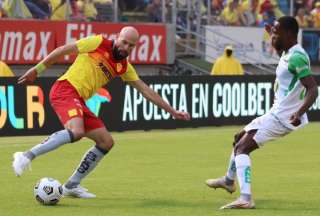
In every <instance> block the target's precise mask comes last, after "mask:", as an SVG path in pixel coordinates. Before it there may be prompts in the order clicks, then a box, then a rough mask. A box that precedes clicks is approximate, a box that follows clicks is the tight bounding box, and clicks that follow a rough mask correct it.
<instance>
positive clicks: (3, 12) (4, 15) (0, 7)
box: [0, 0, 6, 18]
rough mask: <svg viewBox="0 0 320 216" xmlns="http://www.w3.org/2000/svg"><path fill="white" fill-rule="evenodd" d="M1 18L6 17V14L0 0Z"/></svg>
mask: <svg viewBox="0 0 320 216" xmlns="http://www.w3.org/2000/svg"><path fill="white" fill-rule="evenodd" d="M2 17H6V12H5V10H4V9H3V1H2V0H0V18H2Z"/></svg>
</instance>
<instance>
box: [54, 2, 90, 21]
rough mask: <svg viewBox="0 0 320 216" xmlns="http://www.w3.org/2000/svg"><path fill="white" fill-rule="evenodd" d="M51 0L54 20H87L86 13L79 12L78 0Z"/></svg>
mask: <svg viewBox="0 0 320 216" xmlns="http://www.w3.org/2000/svg"><path fill="white" fill-rule="evenodd" d="M50 2H51V5H52V16H51V19H52V20H69V19H71V20H76V21H85V20H86V19H85V17H84V15H83V14H81V13H80V12H79V9H78V6H77V2H76V0H70V1H66V0H50Z"/></svg>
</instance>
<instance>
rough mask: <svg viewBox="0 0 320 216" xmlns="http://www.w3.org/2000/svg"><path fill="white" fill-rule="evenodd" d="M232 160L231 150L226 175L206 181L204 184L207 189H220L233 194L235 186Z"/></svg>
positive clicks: (234, 170)
mask: <svg viewBox="0 0 320 216" xmlns="http://www.w3.org/2000/svg"><path fill="white" fill-rule="evenodd" d="M234 158H235V156H234V151H233V150H232V152H231V156H230V161H229V166H228V170H227V174H226V175H225V176H222V177H220V178H217V179H207V180H206V184H207V186H208V187H211V188H214V189H217V188H222V189H225V190H226V191H228V192H229V193H233V192H235V191H236V185H235V176H236V164H235V160H234Z"/></svg>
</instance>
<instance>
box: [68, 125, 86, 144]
mask: <svg viewBox="0 0 320 216" xmlns="http://www.w3.org/2000/svg"><path fill="white" fill-rule="evenodd" d="M71 132H72V134H73V141H74V142H75V141H78V140H80V139H81V138H82V137H84V136H85V131H84V129H83V128H73V129H71Z"/></svg>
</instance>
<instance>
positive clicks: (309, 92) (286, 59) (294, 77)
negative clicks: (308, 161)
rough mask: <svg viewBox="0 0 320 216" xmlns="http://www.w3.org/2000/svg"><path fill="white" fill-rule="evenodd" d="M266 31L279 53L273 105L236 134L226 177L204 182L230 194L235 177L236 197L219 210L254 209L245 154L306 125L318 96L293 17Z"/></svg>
mask: <svg viewBox="0 0 320 216" xmlns="http://www.w3.org/2000/svg"><path fill="white" fill-rule="evenodd" d="M266 30H267V31H268V32H269V33H270V35H271V43H272V46H273V47H274V48H275V49H276V50H277V52H278V53H280V54H281V58H280V60H279V64H278V67H277V70H276V81H275V86H274V89H275V97H274V103H273V106H272V108H271V109H270V111H269V112H268V113H266V114H264V115H263V116H260V117H258V118H256V119H254V120H253V121H252V122H250V123H249V124H248V125H246V126H245V127H244V129H243V130H242V131H241V132H240V133H238V134H236V136H235V141H234V148H233V150H232V153H231V157H230V162H229V166H228V170H227V173H226V175H225V176H223V177H221V178H218V179H208V180H207V181H206V184H207V185H208V186H209V187H211V188H223V189H225V190H226V191H228V192H230V193H233V192H234V191H235V190H236V187H235V177H236V176H237V179H238V183H239V187H240V197H239V198H238V199H237V200H235V201H234V202H231V203H229V204H227V205H225V206H222V207H221V209H251V208H255V204H254V201H253V199H252V195H251V160H250V157H249V154H250V153H251V152H252V151H254V150H255V149H257V148H259V147H261V146H263V144H264V143H266V142H267V141H271V140H274V139H276V138H279V137H282V136H285V135H287V134H288V133H290V132H292V131H294V130H296V129H298V128H301V127H303V126H304V125H306V124H307V123H308V117H307V115H306V111H307V110H308V109H309V108H310V106H311V105H312V104H313V103H314V102H315V100H316V98H317V96H318V90H317V84H316V82H315V80H314V78H313V76H312V75H311V70H310V60H309V57H308V54H307V53H306V52H305V50H304V49H303V48H302V47H301V45H299V44H298V43H297V35H298V31H299V26H298V23H297V21H296V20H295V18H293V17H290V16H283V17H281V18H279V19H278V20H277V21H276V22H275V25H274V26H273V27H270V26H267V27H266Z"/></svg>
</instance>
